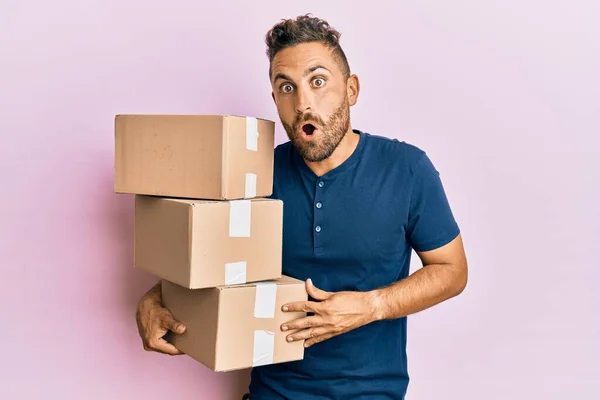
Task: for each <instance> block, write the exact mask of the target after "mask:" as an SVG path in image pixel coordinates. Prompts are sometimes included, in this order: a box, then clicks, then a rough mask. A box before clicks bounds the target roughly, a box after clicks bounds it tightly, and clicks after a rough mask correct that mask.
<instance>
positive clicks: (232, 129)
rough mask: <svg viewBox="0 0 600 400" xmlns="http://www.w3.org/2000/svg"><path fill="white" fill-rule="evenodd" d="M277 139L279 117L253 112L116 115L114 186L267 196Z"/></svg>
mask: <svg viewBox="0 0 600 400" xmlns="http://www.w3.org/2000/svg"><path fill="white" fill-rule="evenodd" d="M257 131H258V134H257ZM256 135H258V136H256ZM274 141H275V123H274V122H273V121H269V120H264V119H259V118H253V117H243V116H235V115H117V116H116V117H115V184H114V190H115V192H116V193H128V194H146V195H154V196H165V197H183V198H195V199H210V200H231V199H241V198H253V197H268V196H270V195H271V193H272V190H273V149H274V143H275V142H274Z"/></svg>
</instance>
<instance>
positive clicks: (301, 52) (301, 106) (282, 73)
mask: <svg viewBox="0 0 600 400" xmlns="http://www.w3.org/2000/svg"><path fill="white" fill-rule="evenodd" d="M271 68H272V73H271V84H272V86H273V99H274V100H275V104H276V105H277V111H278V113H279V118H280V119H281V123H282V125H283V127H284V128H285V130H286V132H287V135H288V137H289V139H290V141H291V142H292V143H293V144H294V145H295V146H296V148H297V149H298V151H299V152H300V154H301V155H302V157H304V159H306V160H307V161H311V162H319V161H323V160H325V159H326V158H328V157H329V156H330V155H331V154H332V153H333V151H334V150H335V149H336V147H337V146H338V144H339V143H340V141H341V140H342V139H343V138H344V136H345V134H346V133H347V132H348V129H349V126H350V106H351V105H353V104H354V102H355V98H354V97H353V96H352V93H354V92H353V90H354V87H352V88H351V89H350V90H349V88H348V84H347V82H346V80H345V79H344V76H343V74H342V70H341V68H340V66H339V65H338V64H336V62H335V58H334V55H333V54H332V53H331V50H330V49H329V48H327V47H326V46H325V45H323V44H321V43H303V44H300V45H297V46H294V47H290V48H286V49H284V50H282V51H280V52H279V53H278V54H277V55H276V56H275V58H274V60H273V62H272V66H271ZM350 86H352V85H350Z"/></svg>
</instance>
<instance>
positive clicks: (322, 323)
mask: <svg viewBox="0 0 600 400" xmlns="http://www.w3.org/2000/svg"><path fill="white" fill-rule="evenodd" d="M417 254H418V255H419V257H420V258H421V260H422V263H423V267H422V268H420V269H419V270H417V271H416V272H414V273H413V274H411V275H410V276H409V277H407V278H406V279H403V280H401V281H399V282H396V283H394V284H392V285H390V286H387V287H384V288H380V289H376V290H373V291H368V292H351V291H343V292H336V293H332V292H326V291H324V290H321V289H318V288H316V287H315V286H314V285H313V284H312V282H311V281H310V280H309V281H308V282H307V284H306V288H307V291H308V293H309V295H310V296H311V297H312V298H314V299H315V300H316V301H306V302H296V303H291V304H286V305H284V306H283V311H291V312H294V311H303V312H308V313H314V315H311V316H307V317H303V318H299V319H297V320H294V321H290V322H288V323H285V324H283V325H282V327H281V329H282V330H283V331H287V330H299V331H298V332H295V333H294V334H291V335H289V336H288V341H297V340H305V346H306V347H309V346H312V345H313V344H315V343H319V342H322V341H324V340H327V339H329V338H331V337H333V336H337V335H340V334H343V333H346V332H348V331H350V330H353V329H356V328H359V327H361V326H363V325H366V324H370V323H373V322H375V321H381V320H385V319H395V318H401V317H405V316H408V315H410V314H414V313H417V312H419V311H423V310H425V309H427V308H430V307H433V306H434V305H436V304H439V303H441V302H443V301H446V300H448V299H450V298H452V297H454V296H457V295H458V294H460V293H461V292H462V291H463V290H464V288H465V287H466V284H467V275H468V274H467V261H466V256H465V252H464V246H463V242H462V237H461V236H460V235H459V236H457V237H456V238H455V239H454V240H453V241H451V242H450V243H448V244H447V245H445V246H442V247H440V248H439V249H436V250H432V251H428V252H422V253H417Z"/></svg>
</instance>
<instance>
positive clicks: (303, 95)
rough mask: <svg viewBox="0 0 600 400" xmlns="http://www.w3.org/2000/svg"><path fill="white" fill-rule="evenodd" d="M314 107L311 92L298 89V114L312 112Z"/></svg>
mask: <svg viewBox="0 0 600 400" xmlns="http://www.w3.org/2000/svg"><path fill="white" fill-rule="evenodd" d="M311 107H312V100H311V98H310V92H308V91H306V90H304V89H300V88H299V89H298V90H297V92H296V112H297V113H298V114H303V113H305V112H307V111H310V110H311Z"/></svg>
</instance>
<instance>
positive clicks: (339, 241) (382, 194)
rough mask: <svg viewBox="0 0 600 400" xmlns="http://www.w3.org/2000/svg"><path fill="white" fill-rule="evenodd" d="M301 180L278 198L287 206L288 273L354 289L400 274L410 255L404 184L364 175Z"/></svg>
mask: <svg viewBox="0 0 600 400" xmlns="http://www.w3.org/2000/svg"><path fill="white" fill-rule="evenodd" d="M296 179H298V181H289V180H288V181H286V182H284V183H283V184H280V185H277V190H276V193H275V196H276V197H277V198H279V199H281V200H283V203H284V214H283V215H284V217H283V218H284V222H283V263H284V271H285V272H287V273H288V274H291V275H293V276H296V277H298V278H301V279H305V278H307V277H313V278H314V277H315V276H318V275H319V274H323V275H326V276H329V277H331V276H335V277H338V278H340V279H338V280H337V281H338V282H339V281H343V282H348V284H349V285H350V286H356V285H357V284H358V283H357V282H359V281H361V280H366V281H365V284H368V281H369V279H371V278H370V277H371V276H372V275H373V274H376V273H379V274H383V276H390V277H391V276H395V275H396V274H397V272H398V271H397V269H398V268H400V265H399V260H400V259H402V258H403V257H405V254H406V252H407V251H408V250H409V249H408V248H407V242H406V236H405V226H406V221H407V214H408V211H407V210H408V201H409V193H408V191H407V190H404V189H403V187H402V185H401V184H399V183H398V182H389V181H386V180H385V179H377V177H375V179H373V176H361V175H360V174H347V175H346V176H341V177H336V178H335V179H324V180H319V179H316V180H311V179H308V178H304V179H302V178H301V177H297V178H296ZM386 185H388V186H386ZM389 185H392V186H389ZM392 269H395V270H392ZM382 279H385V278H383V277H382ZM338 289H339V288H338Z"/></svg>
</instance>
